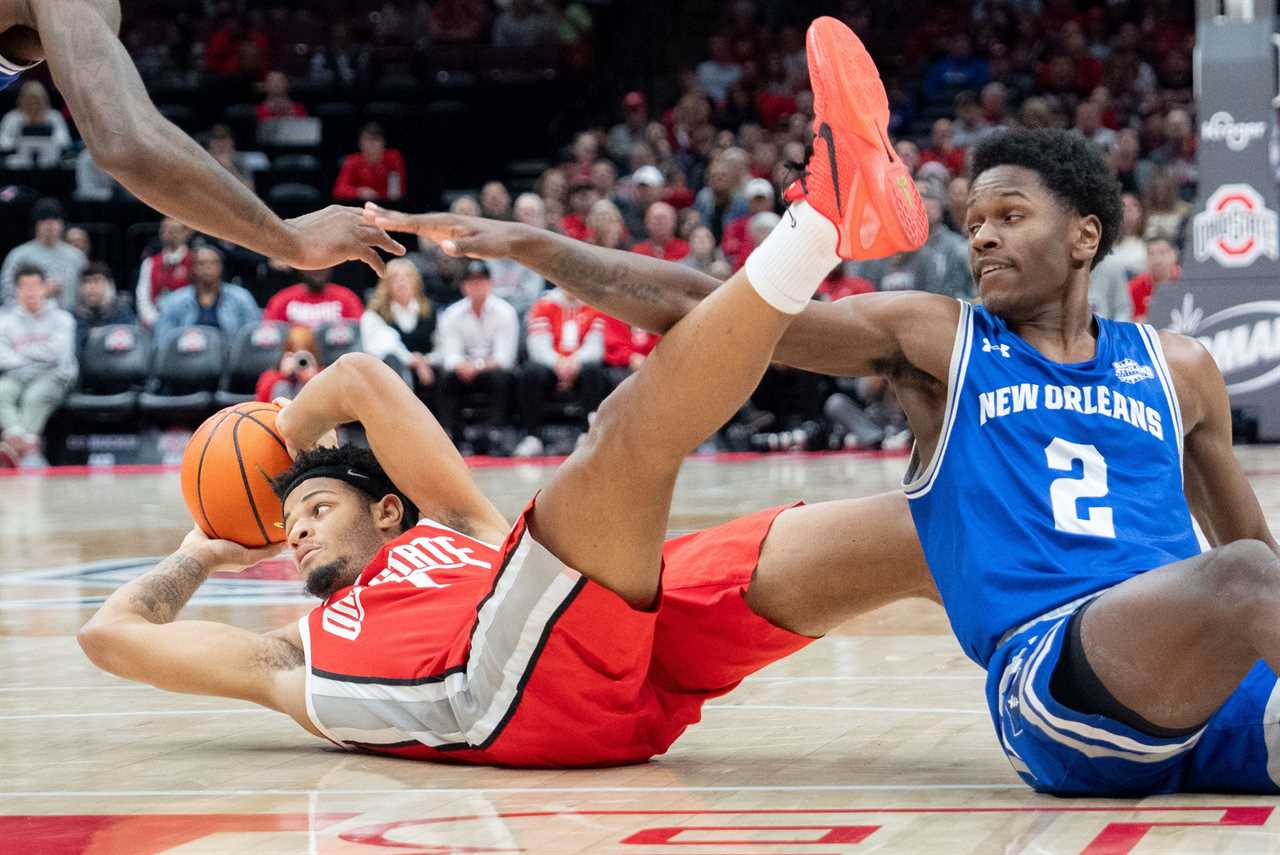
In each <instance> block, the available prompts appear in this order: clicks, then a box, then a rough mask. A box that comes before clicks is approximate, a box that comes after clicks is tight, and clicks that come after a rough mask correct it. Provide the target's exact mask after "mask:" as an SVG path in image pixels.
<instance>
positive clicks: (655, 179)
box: [618, 165, 667, 240]
mask: <svg viewBox="0 0 1280 855" xmlns="http://www.w3.org/2000/svg"><path fill="white" fill-rule="evenodd" d="M629 183H630V185H631V193H630V198H624V199H620V200H618V210H619V211H621V213H622V220H623V222H624V223H626V225H627V232H628V234H630V235H631V236H632V237H634V238H637V239H640V240H644V239H645V238H647V237H648V236H649V232H648V231H647V230H646V229H645V225H644V216H645V212H647V211H648V210H649V206H650V205H652V204H653V203H654V202H657V201H659V200H661V199H662V193H663V190H664V189H665V188H666V186H667V179H666V178H665V177H664V176H663V175H662V170H661V169H658V167H656V166H652V165H649V166H642V167H640V168H639V169H637V170H636V171H635V172H633V173H632V174H631V180H630V182H629Z"/></svg>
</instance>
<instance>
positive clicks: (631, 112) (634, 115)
mask: <svg viewBox="0 0 1280 855" xmlns="http://www.w3.org/2000/svg"><path fill="white" fill-rule="evenodd" d="M647 124H649V107H648V104H647V103H646V101H645V97H644V94H643V93H641V92H628V93H627V94H626V95H624V96H623V97H622V121H621V122H620V123H618V124H616V125H614V126H613V127H612V128H610V129H609V137H608V141H607V142H606V143H605V150H606V151H608V152H609V156H610V157H612V158H613V159H614V160H615V161H617V162H618V163H621V164H625V163H626V162H627V158H628V157H630V155H631V147H632V146H633V145H635V144H636V143H638V142H642V141H643V140H644V128H645V125H647Z"/></svg>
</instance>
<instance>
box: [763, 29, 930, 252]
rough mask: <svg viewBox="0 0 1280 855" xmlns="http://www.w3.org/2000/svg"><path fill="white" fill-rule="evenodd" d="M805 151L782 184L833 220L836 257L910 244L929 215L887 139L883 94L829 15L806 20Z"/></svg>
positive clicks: (856, 45)
mask: <svg viewBox="0 0 1280 855" xmlns="http://www.w3.org/2000/svg"><path fill="white" fill-rule="evenodd" d="M806 43H807V46H808V53H809V82H810V86H812V88H813V112H814V119H813V135H814V140H813V154H812V155H810V157H809V163H808V165H807V167H806V170H805V173H804V175H803V176H802V177H801V178H800V180H799V181H797V182H796V183H795V184H792V185H791V187H790V188H788V190H787V193H786V195H785V198H786V200H787V201H788V202H794V201H798V200H800V199H804V200H806V201H807V202H808V203H809V205H810V206H812V207H813V208H814V210H816V211H818V213H820V214H822V215H823V216H824V217H826V218H827V219H828V220H830V221H831V222H832V223H833V224H835V227H836V231H837V232H839V234H840V238H839V242H838V243H837V245H836V252H837V253H838V254H839V255H840V257H841V258H848V259H866V258H883V257H884V256H888V255H893V254H894V253H898V252H909V251H910V250H913V249H916V248H918V247H919V246H920V245H921V244H923V243H924V242H925V240H926V239H927V238H928V237H929V218H928V216H927V215H926V214H925V210H924V204H923V203H922V202H921V201H920V194H919V193H917V192H916V184H915V181H914V180H912V178H911V173H910V172H909V171H908V170H907V168H906V166H905V165H903V163H902V161H901V160H900V159H899V158H898V155H897V153H896V152H895V151H894V150H893V144H892V143H890V142H889V135H888V133H887V129H888V127H889V99H888V97H887V96H886V95H885V92H884V86H883V84H881V82H880V72H879V71H877V70H876V65H875V63H874V62H872V60H871V56H870V55H869V54H868V53H867V49H866V48H865V47H863V46H862V42H861V41H860V40H859V39H858V37H857V36H856V35H854V34H853V31H852V30H850V29H849V28H848V27H846V26H845V25H844V24H842V23H840V22H839V21H837V20H836V19H835V18H818V19H817V20H816V21H814V22H813V23H812V24H810V25H809V33H808V36H807V38H806Z"/></svg>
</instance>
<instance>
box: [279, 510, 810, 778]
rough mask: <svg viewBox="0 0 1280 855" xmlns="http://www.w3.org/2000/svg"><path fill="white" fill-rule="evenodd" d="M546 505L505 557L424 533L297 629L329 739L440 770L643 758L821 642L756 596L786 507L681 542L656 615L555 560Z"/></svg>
mask: <svg viewBox="0 0 1280 855" xmlns="http://www.w3.org/2000/svg"><path fill="white" fill-rule="evenodd" d="M532 509H533V505H532V503H531V504H530V505H529V507H528V508H527V509H526V511H525V513H524V514H523V515H521V518H520V519H519V520H518V521H517V523H516V525H515V527H514V528H513V529H512V530H511V533H510V534H509V535H508V536H507V539H506V541H505V542H504V543H503V545H502V546H501V547H496V546H493V545H491V544H486V543H481V542H480V541H478V540H476V539H475V538H472V537H469V536H467V535H465V534H462V533H460V532H458V531H455V530H453V529H451V528H449V527H448V526H445V525H442V524H440V523H436V522H433V521H431V520H422V521H420V522H419V523H418V525H417V526H415V527H414V528H412V529H410V530H409V531H407V532H405V533H404V534H402V535H400V536H399V537H398V538H396V539H395V540H393V541H391V542H389V543H388V544H387V545H386V546H384V547H383V548H382V549H381V550H380V551H379V552H378V554H377V555H376V556H375V557H374V560H373V561H372V562H371V563H370V564H369V565H368V566H367V567H366V568H365V569H364V571H363V572H362V573H361V574H360V576H359V577H358V578H357V579H356V582H355V584H354V585H351V586H349V587H346V588H342V589H340V590H338V591H336V592H334V593H333V595H331V596H330V597H329V598H328V599H327V600H325V602H324V604H323V605H321V606H320V607H318V608H316V609H314V610H313V611H312V612H311V613H310V614H308V615H306V616H304V617H302V618H301V619H300V620H299V622H298V626H299V631H300V633H301V636H302V642H303V648H304V650H305V653H306V663H307V677H306V680H307V685H306V694H307V698H306V700H307V715H308V717H309V718H310V719H311V722H312V723H313V724H314V725H315V726H316V728H317V729H318V730H319V731H320V732H321V733H323V734H324V735H325V736H326V737H327V738H328V739H329V740H331V741H332V742H334V743H336V744H337V745H339V746H341V747H345V748H351V749H356V750H366V751H373V752H376V753H379V754H391V755H395V756H400V757H408V758H413V759H419V760H435V761H438V762H453V763H469V764H482V765H496V766H536V767H570V766H607V765H617V764H619V763H635V762H641V761H643V760H647V759H648V758H650V757H652V756H654V755H655V754H661V753H662V752H664V751H666V750H667V748H668V747H669V746H670V745H671V743H672V742H674V741H675V739H676V738H677V737H678V736H679V735H680V734H681V733H682V732H683V731H684V729H685V728H686V727H688V726H689V725H690V724H692V723H694V722H696V721H697V720H698V719H699V717H700V715H701V708H702V704H703V703H704V702H705V701H706V700H708V699H709V698H713V697H717V696H719V695H722V694H724V693H725V692H728V691H730V690H731V689H732V688H734V687H735V686H736V685H737V684H738V683H739V682H741V680H742V679H743V678H744V677H746V676H747V675H748V674H750V673H752V672H753V671H756V670H758V669H760V668H762V667H764V666H765V665H767V664H769V663H770V662H773V661H776V660H777V659H779V658H781V657H782V656H786V655H787V654H789V653H792V652H794V651H796V650H798V649H800V648H801V647H803V646H805V645H806V644H808V643H809V642H810V641H812V639H810V638H806V637H804V636H799V635H795V634H794V633H790V632H787V631H786V630H782V629H779V628H778V627H776V626H773V625H772V624H770V623H769V622H768V621H766V620H764V619H763V618H761V617H760V616H758V615H756V614H755V613H754V612H752V611H751V610H750V609H749V608H748V607H747V605H746V603H745V601H744V600H743V596H742V594H743V592H744V591H745V590H746V587H747V585H749V584H750V581H751V575H752V573H753V572H754V570H755V566H756V564H757V563H758V562H759V557H760V549H761V546H762V544H763V542H764V538H765V536H766V535H767V533H768V531H769V528H770V526H771V525H772V524H773V520H774V519H775V518H776V517H777V515H778V514H779V513H780V512H781V511H782V510H784V509H783V508H774V509H771V510H768V511H762V512H760V513H757V514H752V515H750V516H747V517H744V518H742V519H739V520H735V521H733V522H731V523H727V524H725V525H723V526H718V527H716V528H713V529H709V530H707V531H704V532H698V533H695V534H691V535H686V536H684V537H681V538H677V539H675V540H671V541H668V542H667V544H666V546H665V547H664V549H663V563H664V567H665V569H664V573H663V582H662V586H663V590H662V598H661V601H660V603H659V605H658V608H657V609H655V610H652V611H638V610H636V609H633V608H631V607H630V606H629V605H627V603H626V602H624V601H623V600H622V599H621V598H619V597H618V596H617V595H616V594H614V593H613V592H611V591H609V590H607V589H605V588H603V587H601V586H599V585H597V584H595V583H593V582H591V581H589V580H588V579H587V578H586V577H584V576H582V575H581V574H580V573H578V572H576V571H574V570H573V569H571V568H569V567H567V566H565V565H564V564H563V563H562V562H560V561H559V559H557V558H556V557H555V556H554V555H552V554H551V553H550V552H548V551H547V550H546V549H545V548H544V547H543V546H542V545H541V544H539V543H538V542H537V541H536V540H534V539H533V537H532V535H530V534H529V533H528V529H527V520H528V517H529V514H530V513H531V512H532Z"/></svg>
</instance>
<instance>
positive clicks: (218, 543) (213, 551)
mask: <svg viewBox="0 0 1280 855" xmlns="http://www.w3.org/2000/svg"><path fill="white" fill-rule="evenodd" d="M284 548H285V545H284V544H283V543H275V544H272V545H271V546H264V547H262V548H260V549H250V548H249V547H247V546H241V545H240V544H238V543H232V542H231V541H229V540H215V539H213V538H212V537H209V535H207V534H205V533H204V532H203V531H201V530H200V528H199V527H196V528H193V529H191V531H189V532H187V536H186V537H184V538H183V539H182V546H181V547H180V548H179V551H180V552H189V553H191V554H193V555H197V556H199V558H200V560H201V561H202V562H203V563H205V565H206V566H209V568H210V569H209V572H210V573H217V572H222V573H239V572H240V571H241V570H244V569H246V568H248V567H252V566H253V565H255V564H257V563H258V562H259V561H265V560H266V559H268V558H274V557H275V556H277V555H279V554H280V553H281V552H282V551H283V550H284Z"/></svg>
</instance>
